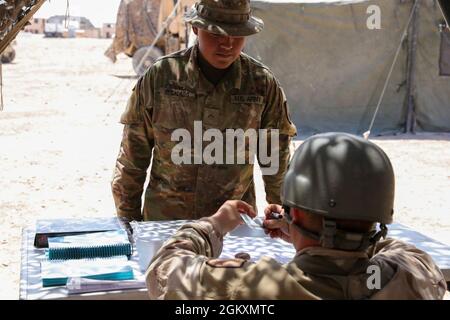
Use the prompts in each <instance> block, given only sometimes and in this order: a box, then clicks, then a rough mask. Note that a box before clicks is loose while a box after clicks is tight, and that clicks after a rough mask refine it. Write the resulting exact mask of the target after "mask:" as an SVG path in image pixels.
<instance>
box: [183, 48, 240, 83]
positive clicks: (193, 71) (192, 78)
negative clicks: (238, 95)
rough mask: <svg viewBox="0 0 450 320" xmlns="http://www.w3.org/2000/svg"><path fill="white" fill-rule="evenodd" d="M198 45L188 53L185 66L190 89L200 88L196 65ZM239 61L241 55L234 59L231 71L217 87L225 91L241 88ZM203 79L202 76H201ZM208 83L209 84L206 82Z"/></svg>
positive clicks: (197, 66) (198, 72)
mask: <svg viewBox="0 0 450 320" xmlns="http://www.w3.org/2000/svg"><path fill="white" fill-rule="evenodd" d="M198 50H199V49H198V44H195V45H194V46H193V47H192V49H191V53H190V57H189V61H188V63H187V65H186V72H187V74H188V75H189V79H188V81H189V82H190V85H191V87H193V88H199V89H201V88H200V85H199V82H200V72H201V71H200V67H199V65H198V62H197V61H198V60H197V57H198ZM241 59H242V55H241V56H240V57H239V58H238V59H236V61H235V62H233V64H232V65H231V69H230V70H229V71H228V72H227V73H226V74H225V76H224V77H223V79H222V80H220V82H219V83H218V84H217V87H218V88H219V87H220V88H222V89H223V90H226V89H227V88H228V89H230V88H235V89H240V88H241V77H242V74H241ZM202 77H203V75H202ZM208 83H209V82H208Z"/></svg>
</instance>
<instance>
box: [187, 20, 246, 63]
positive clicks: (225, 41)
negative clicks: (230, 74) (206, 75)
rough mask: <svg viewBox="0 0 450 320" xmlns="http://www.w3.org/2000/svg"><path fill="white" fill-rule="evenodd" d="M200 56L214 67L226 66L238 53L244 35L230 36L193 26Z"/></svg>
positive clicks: (241, 46)
mask: <svg viewBox="0 0 450 320" xmlns="http://www.w3.org/2000/svg"><path fill="white" fill-rule="evenodd" d="M193 31H194V33H195V34H196V35H197V37H198V45H199V49H200V52H201V53H202V56H203V57H204V58H205V59H206V61H208V62H209V64H211V65H212V66H213V67H214V68H217V69H226V68H228V67H229V66H230V65H231V64H232V63H233V62H234V61H235V60H236V59H237V58H238V57H239V55H240V53H241V51H242V48H243V47H244V44H245V37H230V36H224V35H219V34H214V33H211V32H208V31H206V30H203V29H198V28H196V27H194V28H193Z"/></svg>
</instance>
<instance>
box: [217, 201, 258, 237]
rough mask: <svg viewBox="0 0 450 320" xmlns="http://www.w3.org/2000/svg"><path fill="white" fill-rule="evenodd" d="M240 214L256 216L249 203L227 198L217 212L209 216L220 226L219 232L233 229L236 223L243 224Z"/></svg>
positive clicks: (224, 232) (223, 232)
mask: <svg viewBox="0 0 450 320" xmlns="http://www.w3.org/2000/svg"><path fill="white" fill-rule="evenodd" d="M241 214H247V215H248V216H250V217H251V218H255V217H256V212H255V210H254V209H253V207H252V206H251V205H249V204H248V203H247V202H245V201H241V200H228V201H227V202H225V203H224V204H223V205H222V206H221V207H220V208H219V210H217V212H216V213H215V214H214V215H212V216H211V217H210V219H211V220H213V221H214V222H215V225H216V226H218V227H219V228H221V230H220V231H221V233H222V234H223V235H225V234H226V233H228V232H230V231H232V230H234V229H235V228H236V227H237V226H238V225H240V224H243V223H244V221H242V218H241Z"/></svg>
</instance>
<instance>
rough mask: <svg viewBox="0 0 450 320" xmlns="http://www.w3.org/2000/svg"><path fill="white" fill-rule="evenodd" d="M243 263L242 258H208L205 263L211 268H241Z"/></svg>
mask: <svg viewBox="0 0 450 320" xmlns="http://www.w3.org/2000/svg"><path fill="white" fill-rule="evenodd" d="M244 263H245V260H244V259H210V260H208V261H206V264H207V265H208V266H210V267H213V268H241V267H242V266H243V265H244Z"/></svg>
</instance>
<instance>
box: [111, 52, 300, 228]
mask: <svg viewBox="0 0 450 320" xmlns="http://www.w3.org/2000/svg"><path fill="white" fill-rule="evenodd" d="M197 54H198V46H197V45H196V46H194V47H192V48H189V49H186V50H184V51H180V52H177V53H174V54H172V55H170V56H167V57H164V58H162V59H160V60H159V61H158V62H157V63H155V64H154V66H152V67H151V68H150V69H149V70H148V71H147V73H146V74H145V75H144V76H143V77H142V78H141V79H139V81H138V83H137V85H136V87H135V88H134V90H133V93H132V95H131V97H130V99H129V101H128V105H127V107H126V111H125V112H124V114H123V115H122V117H121V123H123V124H124V125H125V127H124V131H123V139H122V144H121V148H120V153H119V156H118V159H117V163H116V169H115V174H114V178H113V182H112V189H113V195H114V200H115V203H116V208H117V214H118V215H119V216H124V217H128V218H131V219H135V220H141V219H142V215H141V195H142V190H143V184H144V182H145V179H146V172H147V168H148V166H149V164H150V161H151V159H152V151H153V159H152V160H153V161H152V169H151V174H150V182H149V185H148V187H147V190H146V192H145V202H144V210H143V218H144V219H145V220H166V219H196V218H200V217H204V216H209V215H211V214H213V213H214V212H216V211H217V209H218V208H219V207H220V206H221V205H222V204H223V203H224V202H225V201H226V200H229V199H242V200H244V201H247V202H248V203H250V204H252V205H253V206H255V191H254V182H253V165H252V164H249V163H248V161H246V164H234V165H229V164H213V165H206V164H183V165H176V164H174V163H173V162H172V160H171V152H172V149H173V148H174V147H175V146H176V145H177V144H178V143H179V142H178V141H171V134H172V132H173V131H174V130H176V129H178V128H184V129H187V130H188V131H189V132H190V134H191V137H194V121H202V123H203V132H204V131H205V130H206V129H211V128H216V129H219V130H220V131H222V132H225V130H226V129H229V128H234V129H238V128H241V129H243V130H247V129H250V128H253V129H259V128H267V129H270V128H272V129H279V133H280V141H279V145H280V148H279V150H278V151H279V170H278V173H277V174H275V175H271V176H270V175H265V176H263V179H264V183H265V190H266V194H267V201H268V202H269V203H280V186H281V183H282V180H283V177H284V173H285V170H286V167H287V163H288V161H289V143H290V137H292V136H294V135H295V134H296V129H295V126H294V125H293V123H292V122H291V121H290V120H289V116H288V106H287V103H286V98H285V95H284V93H283V91H282V89H281V87H280V86H279V84H278V82H277V80H276V79H275V77H274V76H273V74H272V73H271V72H270V71H269V70H268V68H267V67H265V66H264V65H262V64H261V63H259V62H257V61H256V60H254V59H252V58H250V57H249V56H247V55H245V54H241V55H240V57H239V58H238V59H237V60H236V61H235V62H234V63H233V64H232V65H231V67H230V70H229V71H228V72H227V74H226V75H225V76H224V78H223V79H222V80H221V81H220V82H219V83H218V85H217V86H215V87H214V86H213V85H212V84H211V83H210V82H208V81H207V80H206V78H205V77H204V76H203V74H202V73H201V72H200V69H199V67H198V65H197ZM205 145H207V143H206V144H205V143H204V145H203V147H204V146H205ZM248 147H249V146H248V142H246V148H247V149H248ZM247 160H248V159H247Z"/></svg>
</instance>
